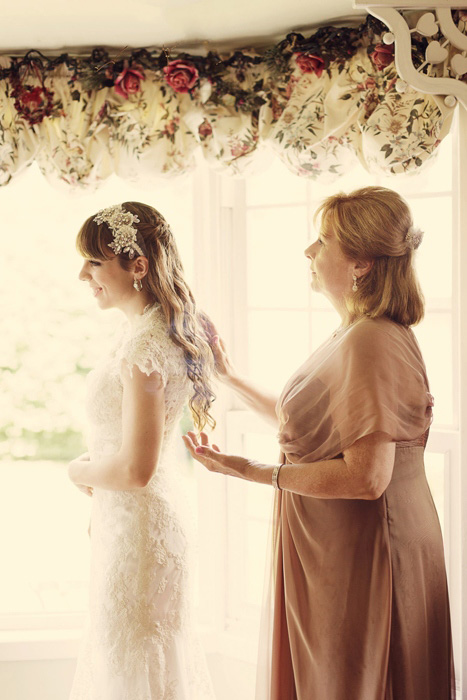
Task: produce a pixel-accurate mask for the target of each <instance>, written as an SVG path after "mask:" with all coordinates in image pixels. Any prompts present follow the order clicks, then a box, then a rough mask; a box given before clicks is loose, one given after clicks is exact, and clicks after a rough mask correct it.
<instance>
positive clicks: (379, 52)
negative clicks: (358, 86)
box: [370, 44, 394, 70]
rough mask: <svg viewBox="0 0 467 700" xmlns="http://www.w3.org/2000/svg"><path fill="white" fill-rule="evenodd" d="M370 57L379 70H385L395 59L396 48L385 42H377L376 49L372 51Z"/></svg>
mask: <svg viewBox="0 0 467 700" xmlns="http://www.w3.org/2000/svg"><path fill="white" fill-rule="evenodd" d="M370 58H371V60H372V61H373V63H374V64H375V66H376V67H377V68H379V70H383V68H387V67H388V66H390V65H391V63H392V62H393V61H394V48H393V47H392V46H386V45H385V44H376V46H375V49H374V51H372V52H371V53H370Z"/></svg>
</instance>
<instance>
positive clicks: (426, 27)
mask: <svg viewBox="0 0 467 700" xmlns="http://www.w3.org/2000/svg"><path fill="white" fill-rule="evenodd" d="M354 5H355V7H362V8H364V9H366V10H367V11H368V12H369V13H370V14H372V15H373V16H374V17H376V18H377V19H380V20H381V21H382V22H384V23H385V24H386V25H387V27H388V28H389V30H390V31H389V32H388V33H387V34H385V35H384V36H383V41H384V42H385V43H393V42H394V44H395V52H394V58H395V64H396V69H397V72H398V73H399V75H400V77H401V79H402V80H401V81H399V85H398V86H397V88H396V89H399V90H400V91H401V92H403V91H404V83H403V81H405V82H406V83H408V84H409V85H411V86H412V87H413V88H415V89H416V90H419V91H420V92H424V93H429V94H431V95H445V96H446V97H445V103H446V105H447V106H448V107H454V106H455V104H456V101H457V100H459V102H460V103H461V104H462V105H463V106H464V107H465V109H467V36H466V34H465V32H466V30H467V21H465V22H461V23H460V25H462V30H463V31H461V29H460V28H459V27H457V26H456V24H455V23H454V22H453V19H452V14H451V7H450V5H451V3H450V2H449V1H448V2H446V1H444V2H436V1H435V2H433V3H432V5H433V7H432V9H433V10H434V11H433V12H431V11H427V12H426V13H424V14H422V15H421V16H420V17H419V19H418V21H417V24H416V25H415V26H414V27H413V28H410V27H409V25H408V24H407V21H406V17H405V16H404V15H403V14H402V7H401V5H399V4H398V3H397V4H396V3H390V2H388V1H387V0H379V1H378V0H370V2H369V3H364V2H361V1H360V0H358V1H356V2H354ZM390 5H391V6H390ZM409 5H410V6H411V8H413V9H419V10H423V9H427V10H430V9H431V8H427V7H426V6H425V7H422V6H421V5H422V3H421V2H419V1H417V0H413V1H412V3H411V2H407V0H406V2H405V3H404V5H403V8H404V9H406V8H407V7H408V6H409ZM452 5H453V7H455V8H456V9H459V8H462V7H465V8H466V17H467V3H466V2H465V0H464V2H463V3H455V4H454V3H452ZM435 12H436V15H435ZM414 32H417V33H418V34H419V35H421V36H423V37H425V38H426V39H427V41H428V44H427V47H426V51H425V62H424V63H422V65H421V66H419V67H418V68H415V66H414V64H413V60H412V41H411V35H412V33H414ZM433 67H435V68H434V70H433ZM430 73H435V75H430Z"/></svg>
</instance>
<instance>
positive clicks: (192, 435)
mask: <svg viewBox="0 0 467 700" xmlns="http://www.w3.org/2000/svg"><path fill="white" fill-rule="evenodd" d="M187 435H188V436H189V438H190V440H191V442H192V443H193V445H194V446H195V447H197V446H198V445H199V442H198V436H197V435H196V433H195V432H194V431H193V430H189V431H188V432H187Z"/></svg>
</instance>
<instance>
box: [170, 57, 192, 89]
mask: <svg viewBox="0 0 467 700" xmlns="http://www.w3.org/2000/svg"><path fill="white" fill-rule="evenodd" d="M163 70H164V75H165V80H166V82H167V83H168V84H169V85H170V87H171V88H172V89H173V90H175V92H189V91H190V90H191V89H192V88H193V87H194V86H195V85H196V83H197V82H198V78H199V73H198V70H197V68H196V67H195V66H194V65H193V64H192V63H189V62H188V61H184V60H183V59H181V58H177V59H176V60H175V61H170V63H169V64H168V65H167V66H165V68H164V69H163Z"/></svg>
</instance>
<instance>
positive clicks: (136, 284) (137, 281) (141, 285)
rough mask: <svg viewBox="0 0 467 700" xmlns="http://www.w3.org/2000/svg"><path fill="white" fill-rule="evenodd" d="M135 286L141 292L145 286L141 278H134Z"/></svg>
mask: <svg viewBox="0 0 467 700" xmlns="http://www.w3.org/2000/svg"><path fill="white" fill-rule="evenodd" d="M133 287H134V288H135V289H136V291H137V292H140V291H141V290H142V288H143V283H142V282H141V280H137V279H136V278H135V279H134V280H133Z"/></svg>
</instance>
